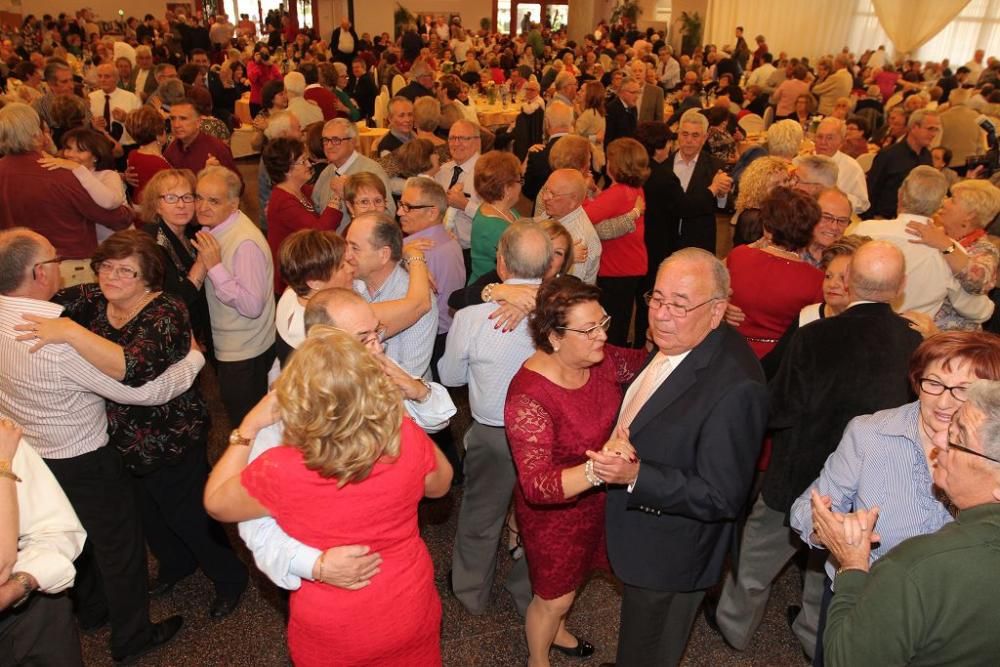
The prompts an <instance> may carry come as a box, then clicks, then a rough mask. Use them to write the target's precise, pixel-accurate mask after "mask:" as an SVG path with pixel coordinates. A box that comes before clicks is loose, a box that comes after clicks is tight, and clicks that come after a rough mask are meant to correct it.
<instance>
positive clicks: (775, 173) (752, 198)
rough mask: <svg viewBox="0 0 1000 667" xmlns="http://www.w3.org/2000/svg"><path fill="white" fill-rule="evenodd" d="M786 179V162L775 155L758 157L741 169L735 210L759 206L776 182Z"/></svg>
mask: <svg viewBox="0 0 1000 667" xmlns="http://www.w3.org/2000/svg"><path fill="white" fill-rule="evenodd" d="M782 178H783V179H784V180H785V181H787V180H788V163H787V162H785V161H784V160H779V159H778V158H776V157H771V156H770V155H765V156H763V157H759V158H757V159H756V160H754V161H753V162H751V163H750V164H748V165H747V168H746V169H744V170H743V174H742V175H741V176H740V192H739V194H738V195H736V210H737V211H743V210H745V209H748V208H760V205H761V203H762V202H763V201H764V199H765V197H767V195H768V194H769V193H770V192H771V190H772V189H774V187H775V185H776V184H777V183H776V182H777V181H779V180H782Z"/></svg>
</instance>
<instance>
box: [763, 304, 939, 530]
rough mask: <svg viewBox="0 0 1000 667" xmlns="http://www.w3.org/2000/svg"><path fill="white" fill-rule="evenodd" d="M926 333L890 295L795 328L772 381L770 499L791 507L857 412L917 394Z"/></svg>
mask: <svg viewBox="0 0 1000 667" xmlns="http://www.w3.org/2000/svg"><path fill="white" fill-rule="evenodd" d="M921 340H922V339H921V337H920V334H919V333H917V332H916V331H914V330H913V329H912V328H911V327H910V323H909V321H907V320H905V319H903V318H902V317H900V316H899V315H897V314H896V313H894V312H893V311H892V308H891V307H890V306H889V305H888V304H885V303H859V304H856V305H854V306H851V307H850V308H848V309H847V310H845V311H844V312H843V313H841V314H840V315H837V316H836V317H828V318H825V319H822V320H818V321H816V322H812V323H810V324H807V325H806V326H804V327H802V328H801V329H799V330H798V331H796V332H795V334H794V335H793V336H792V338H791V341H790V342H789V344H788V349H787V350H786V351H785V354H784V357H783V358H782V360H781V365H780V366H779V367H778V373H777V375H776V376H775V377H774V379H773V380H772V381H771V387H770V390H771V407H770V415H769V417H768V428H769V429H771V430H772V431H773V434H772V443H773V449H772V452H771V462H770V464H769V465H768V468H767V473H766V474H765V476H764V483H763V487H762V490H761V493H762V494H763V497H764V502H765V503H767V506H768V507H770V508H771V509H773V510H775V511H778V512H787V511H788V510H789V509H791V507H792V503H793V502H795V499H796V498H798V497H799V496H800V495H801V494H802V492H803V491H805V490H806V488H808V486H809V485H810V484H812V482H813V480H815V479H816V478H817V477H818V476H819V473H820V470H821V469H822V468H823V464H824V463H825V462H826V459H827V457H828V456H829V455H830V454H831V453H832V452H833V450H835V449H836V448H837V445H838V444H839V443H840V439H841V436H842V435H843V433H844V429H845V428H846V427H847V422H849V421H850V420H851V419H853V418H855V417H857V416H859V415H867V414H871V413H873V412H877V411H879V410H887V409H889V408H895V407H899V406H900V405H903V404H904V403H907V402H909V401H911V400H913V392H912V391H911V389H910V385H909V382H908V381H907V372H908V370H909V366H910V357H911V356H913V352H914V350H916V349H917V346H918V345H920V342H921Z"/></svg>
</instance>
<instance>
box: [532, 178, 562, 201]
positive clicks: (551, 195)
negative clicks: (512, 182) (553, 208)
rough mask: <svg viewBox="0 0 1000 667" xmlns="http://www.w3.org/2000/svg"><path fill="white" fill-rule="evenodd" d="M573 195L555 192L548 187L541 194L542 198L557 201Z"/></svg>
mask: <svg viewBox="0 0 1000 667" xmlns="http://www.w3.org/2000/svg"><path fill="white" fill-rule="evenodd" d="M522 182H523V181H522ZM572 194H573V193H572V192H554V191H553V190H552V189H550V188H547V187H545V188H542V192H541V195H542V198H548V199H555V198H556V197H569V196H570V195H572Z"/></svg>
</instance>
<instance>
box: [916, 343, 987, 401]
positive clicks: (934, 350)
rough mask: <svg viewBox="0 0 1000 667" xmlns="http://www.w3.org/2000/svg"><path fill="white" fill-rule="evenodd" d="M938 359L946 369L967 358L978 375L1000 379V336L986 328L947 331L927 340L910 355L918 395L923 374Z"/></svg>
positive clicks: (984, 378) (966, 360)
mask: <svg viewBox="0 0 1000 667" xmlns="http://www.w3.org/2000/svg"><path fill="white" fill-rule="evenodd" d="M936 361H937V362H941V363H942V365H943V366H944V368H945V369H946V370H950V369H952V368H954V367H955V365H957V364H958V362H960V361H964V362H967V363H968V364H969V365H971V366H972V373H973V375H975V376H976V377H978V378H981V379H983V380H1000V339H998V338H997V337H996V336H994V335H993V334H989V333H983V332H982V331H945V332H943V333H939V334H937V335H935V336H931V337H930V338H928V339H927V340H925V341H924V342H923V343H921V344H920V347H918V348H917V349H916V351H915V352H914V353H913V356H912V357H910V373H909V379H910V387H912V388H913V392H914V393H915V394H916V395H917V396H919V395H920V378H922V377H924V375H925V374H926V373H927V369H928V368H929V367H930V365H931V364H933V363H934V362H936Z"/></svg>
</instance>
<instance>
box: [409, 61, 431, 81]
mask: <svg viewBox="0 0 1000 667" xmlns="http://www.w3.org/2000/svg"><path fill="white" fill-rule="evenodd" d="M428 74H430V75H433V74H434V71H433V70H432V69H431V68H430V66H429V65H428V64H427V63H425V62H424V61H422V60H419V61H417V62H415V63H414V64H413V67H411V68H410V71H409V75H410V81H416V80H417V79H419V78H420V77H422V76H427V75H428Z"/></svg>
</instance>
